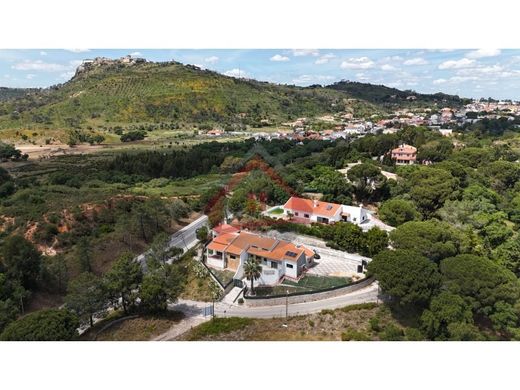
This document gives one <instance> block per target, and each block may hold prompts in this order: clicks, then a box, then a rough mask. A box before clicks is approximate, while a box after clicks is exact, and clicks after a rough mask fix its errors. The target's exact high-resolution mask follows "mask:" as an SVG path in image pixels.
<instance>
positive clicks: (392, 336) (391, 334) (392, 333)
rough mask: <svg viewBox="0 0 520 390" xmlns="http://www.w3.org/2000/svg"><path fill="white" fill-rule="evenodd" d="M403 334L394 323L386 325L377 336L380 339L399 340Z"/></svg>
mask: <svg viewBox="0 0 520 390" xmlns="http://www.w3.org/2000/svg"><path fill="white" fill-rule="evenodd" d="M403 336H404V332H403V330H402V329H401V328H398V327H397V326H395V325H394V324H389V325H387V326H386V327H385V329H384V330H383V332H382V333H380V334H379V338H380V339H381V340H382V341H400V340H402V339H403Z"/></svg>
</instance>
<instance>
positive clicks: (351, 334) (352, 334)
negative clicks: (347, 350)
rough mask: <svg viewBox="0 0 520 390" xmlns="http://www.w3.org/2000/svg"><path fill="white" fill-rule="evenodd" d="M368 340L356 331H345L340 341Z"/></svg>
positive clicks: (364, 335)
mask: <svg viewBox="0 0 520 390" xmlns="http://www.w3.org/2000/svg"><path fill="white" fill-rule="evenodd" d="M369 340H370V338H369V337H368V336H367V335H366V334H364V333H362V332H359V331H357V330H354V329H347V330H345V331H344V332H343V333H342V334H341V341H369Z"/></svg>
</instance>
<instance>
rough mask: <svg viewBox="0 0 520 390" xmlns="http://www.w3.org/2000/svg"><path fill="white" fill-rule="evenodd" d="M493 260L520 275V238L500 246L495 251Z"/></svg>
mask: <svg viewBox="0 0 520 390" xmlns="http://www.w3.org/2000/svg"><path fill="white" fill-rule="evenodd" d="M492 257H493V259H494V260H496V261H497V262H498V263H499V264H501V265H503V266H504V267H506V268H507V269H508V270H510V271H512V272H514V273H515V274H516V275H517V276H519V275H520V236H517V237H516V238H513V239H510V240H508V241H506V242H504V243H503V244H501V245H499V246H498V247H497V248H495V250H494V251H493V255H492Z"/></svg>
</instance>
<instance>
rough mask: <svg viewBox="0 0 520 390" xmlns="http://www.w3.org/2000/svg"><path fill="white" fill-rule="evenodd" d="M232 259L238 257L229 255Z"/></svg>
mask: <svg viewBox="0 0 520 390" xmlns="http://www.w3.org/2000/svg"><path fill="white" fill-rule="evenodd" d="M229 258H230V259H236V258H237V257H236V256H235V255H229Z"/></svg>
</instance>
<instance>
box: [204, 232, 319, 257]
mask: <svg viewBox="0 0 520 390" xmlns="http://www.w3.org/2000/svg"><path fill="white" fill-rule="evenodd" d="M208 249H212V250H217V251H220V252H226V253H230V254H233V255H240V254H241V253H242V252H244V251H247V253H249V254H251V255H256V256H260V257H265V258H267V259H270V260H274V261H283V260H288V261H296V260H297V259H298V258H299V257H300V256H301V254H302V253H305V255H306V256H311V255H313V254H314V252H313V251H312V250H310V249H308V248H305V247H304V246H299V247H298V246H296V245H294V244H293V243H291V242H289V241H285V240H277V239H275V238H271V237H263V236H260V235H258V234H253V233H248V232H239V233H226V234H222V235H220V236H217V237H215V238H214V239H213V241H211V243H210V244H209V245H208Z"/></svg>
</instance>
